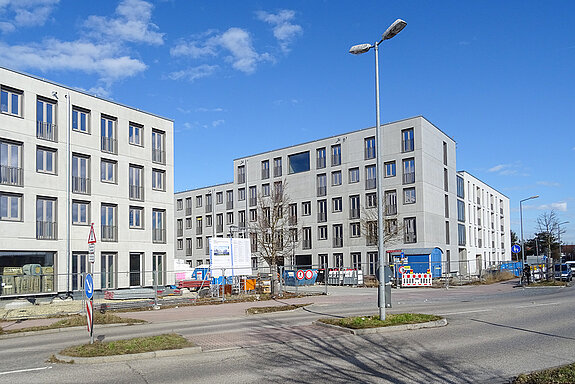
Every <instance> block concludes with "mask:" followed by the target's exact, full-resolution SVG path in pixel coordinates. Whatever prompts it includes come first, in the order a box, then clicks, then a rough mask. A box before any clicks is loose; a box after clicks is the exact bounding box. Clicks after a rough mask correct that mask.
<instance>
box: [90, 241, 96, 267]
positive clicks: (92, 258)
mask: <svg viewBox="0 0 575 384" xmlns="http://www.w3.org/2000/svg"><path fill="white" fill-rule="evenodd" d="M88 261H89V262H90V263H92V264H94V261H96V258H95V257H94V243H90V244H88Z"/></svg>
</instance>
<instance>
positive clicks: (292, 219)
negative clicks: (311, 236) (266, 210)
mask: <svg viewBox="0 0 575 384" xmlns="http://www.w3.org/2000/svg"><path fill="white" fill-rule="evenodd" d="M289 225H297V216H290V217H289Z"/></svg>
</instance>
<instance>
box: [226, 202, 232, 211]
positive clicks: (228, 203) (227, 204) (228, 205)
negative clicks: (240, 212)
mask: <svg viewBox="0 0 575 384" xmlns="http://www.w3.org/2000/svg"><path fill="white" fill-rule="evenodd" d="M233 208H234V202H233V201H226V209H233Z"/></svg>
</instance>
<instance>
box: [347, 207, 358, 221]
mask: <svg viewBox="0 0 575 384" xmlns="http://www.w3.org/2000/svg"><path fill="white" fill-rule="evenodd" d="M349 218H350V219H359V208H352V209H350V210H349Z"/></svg>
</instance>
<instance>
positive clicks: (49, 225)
mask: <svg viewBox="0 0 575 384" xmlns="http://www.w3.org/2000/svg"><path fill="white" fill-rule="evenodd" d="M36 238H37V239H40V240H56V239H57V238H58V224H57V223H56V222H52V221H36Z"/></svg>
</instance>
